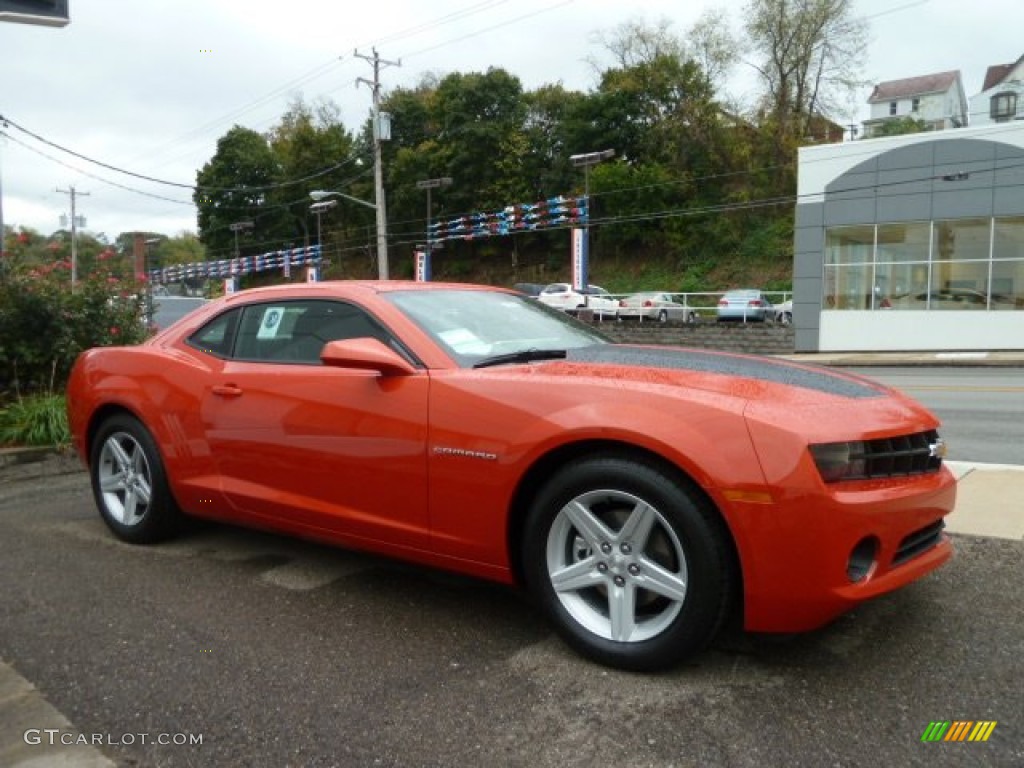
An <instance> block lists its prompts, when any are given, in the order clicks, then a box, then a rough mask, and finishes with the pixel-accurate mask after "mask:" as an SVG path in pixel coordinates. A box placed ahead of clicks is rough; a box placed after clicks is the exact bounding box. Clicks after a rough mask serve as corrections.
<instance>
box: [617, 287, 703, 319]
mask: <svg viewBox="0 0 1024 768" xmlns="http://www.w3.org/2000/svg"><path fill="white" fill-rule="evenodd" d="M618 318H619V320H641V321H644V320H654V321H656V322H659V323H667V322H669V321H670V320H671V321H672V322H677V323H695V322H697V311H696V310H694V309H692V308H691V307H688V306H686V305H685V304H680V303H679V302H678V301H675V300H674V299H673V298H672V294H671V293H660V292H657V291H645V292H642V293H634V294H633V295H632V296H627V297H626V298H624V299H622V300H620V301H619V313H618Z"/></svg>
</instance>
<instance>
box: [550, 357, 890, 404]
mask: <svg viewBox="0 0 1024 768" xmlns="http://www.w3.org/2000/svg"><path fill="white" fill-rule="evenodd" d="M545 369H546V371H547V372H548V373H555V374H558V373H565V374H570V375H577V376H579V375H583V376H586V375H591V376H595V377H598V378H615V379H620V380H629V381H631V382H635V383H647V384H651V385H670V386H671V385H676V386H685V387H687V388H690V389H699V390H704V391H709V392H716V393H719V394H725V395H731V396H734V397H740V398H743V399H748V400H757V399H761V398H765V397H773V398H778V397H779V395H780V394H781V393H782V392H784V391H785V392H788V393H789V395H790V397H793V398H795V399H797V400H799V401H802V402H807V401H808V400H816V399H819V398H818V397H815V395H816V394H817V395H818V396H820V399H823V400H831V399H834V398H842V399H848V400H862V399H867V398H878V397H884V396H886V395H889V394H891V391H890V390H889V389H888V388H887V387H884V386H882V385H881V384H877V383H875V382H872V381H869V380H867V379H863V378H860V377H858V376H852V375H849V374H846V373H840V372H836V371H831V370H828V369H826V368H820V367H818V366H814V365H804V364H801V363H791V362H787V361H784V360H774V359H770V358H765V357H757V356H754V355H738V354H730V353H725V352H712V351H707V350H694V349H680V348H674V347H650V346H637V345H628V344H601V345H594V346H591V347H584V348H581V349H570V350H568V352H567V355H566V359H565V361H564V362H562V361H558V362H553V363H549V364H546V365H545ZM786 399H789V398H786Z"/></svg>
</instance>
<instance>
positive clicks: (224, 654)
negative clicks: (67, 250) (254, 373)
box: [0, 463, 1024, 768]
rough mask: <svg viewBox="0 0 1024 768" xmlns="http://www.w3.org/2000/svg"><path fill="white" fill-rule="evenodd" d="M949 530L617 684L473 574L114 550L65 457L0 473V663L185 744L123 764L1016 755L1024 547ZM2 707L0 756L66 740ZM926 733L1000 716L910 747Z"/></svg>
mask: <svg viewBox="0 0 1024 768" xmlns="http://www.w3.org/2000/svg"><path fill="white" fill-rule="evenodd" d="M8 472H9V470H8ZM57 472H62V474H56V473H57ZM43 478H45V480H44V479H43ZM955 538H956V544H957V547H958V556H957V557H956V558H955V559H954V561H953V562H952V563H951V564H950V565H948V566H947V567H945V568H943V569H942V570H940V571H939V572H938V573H936V574H935V575H933V576H932V577H929V578H926V579H924V580H923V581H921V582H919V583H917V584H915V585H912V586H911V587H910V588H908V589H905V590H903V591H901V592H899V593H897V594H894V595H891V596H888V597H885V598H882V599H880V600H878V601H876V602H874V603H871V604H868V605H866V606H864V607H862V608H860V609H858V610H857V611H855V612H854V613H851V614H849V615H847V616H845V617H843V618H842V619H840V620H838V621H837V622H836V623H834V624H833V625H832V626H830V627H828V628H826V629H824V630H822V631H819V632H815V633H812V634H808V635H802V636H798V637H793V638H785V639H784V638H763V637H751V636H746V635H742V634H740V633H738V632H730V633H729V634H727V635H726V636H725V637H723V638H722V639H721V640H720V641H719V642H718V643H716V644H715V646H714V647H713V648H711V649H710V650H709V651H708V652H706V653H705V654H703V655H701V656H700V657H699V658H698V659H697V660H696V661H695V662H694V663H692V664H689V665H686V666H683V667H680V668H678V669H675V670H673V671H672V672H670V673H666V674H660V675H634V674H628V673H623V672H617V671H613V670H609V669H605V668H602V667H598V666H595V665H593V664H591V663H589V662H587V661H584V660H582V659H581V658H579V657H578V656H576V655H574V654H573V653H572V652H571V651H569V650H568V649H567V648H566V647H565V646H564V645H563V644H562V643H561V642H560V641H559V640H558V639H557V638H556V637H555V636H554V635H553V634H552V633H551V632H550V630H549V628H548V627H547V625H546V624H545V623H544V621H543V620H542V619H541V617H540V615H539V613H538V612H536V611H535V610H534V609H533V607H532V606H531V605H530V604H529V603H527V602H526V601H525V600H524V599H523V598H522V597H521V596H520V595H518V594H517V593H515V592H513V591H510V590H507V589H504V588H501V587H497V586H494V585H490V584H487V583H483V582H477V581H471V580H468V579H463V578H461V577H453V576H448V575H445V574H439V573H436V572H432V571H426V570H421V569H418V568H415V567H410V566H407V565H401V564H396V563H393V562H390V561H387V560H383V559H379V558H374V557H367V556H363V555H359V554H356V553H351V552H344V551H338V550H332V549H327V548H324V547H320V546H318V545H314V544H308V543H303V542H295V541H291V540H287V539H281V538H278V537H274V536H270V535H265V534H260V533H253V532H248V531H242V530H238V529H233V528H226V527H218V526H203V527H201V528H198V529H197V530H195V531H194V532H192V533H191V534H190V535H189V536H187V537H185V538H183V539H180V540H177V541H175V542H172V543H170V544H166V545H163V546H160V547H156V548H136V547H132V546H129V545H126V544H122V543H119V542H116V541H114V540H113V539H112V538H111V537H110V535H109V534H108V533H107V531H106V529H105V527H104V526H103V525H102V523H101V522H100V520H99V518H98V516H97V515H96V513H95V512H94V507H93V503H92V499H91V497H90V493H89V489H88V482H87V478H86V476H85V474H84V473H82V472H78V471H74V466H73V465H69V464H67V463H64V464H62V465H60V466H59V467H57V468H55V469H54V470H53V471H48V472H46V474H44V475H39V476H32V475H31V474H30V475H28V476H24V475H21V476H19V475H14V474H8V475H6V476H5V477H4V482H3V484H2V490H0V541H2V542H3V546H4V550H5V551H4V557H3V558H0V578H2V579H3V583H4V584H5V589H4V591H3V592H2V593H0V659H2V660H3V661H4V662H6V663H7V664H8V665H10V668H11V669H12V670H13V671H14V672H15V673H16V674H17V675H18V676H20V677H21V678H23V679H24V680H26V681H28V683H30V684H32V685H34V686H35V688H36V689H37V691H38V695H39V696H41V697H42V698H44V699H45V701H46V702H48V703H49V705H51V706H52V707H53V709H54V711H56V712H59V713H61V714H62V715H63V717H65V718H66V719H67V721H68V722H70V724H71V727H73V728H74V729H76V732H81V733H84V734H90V735H91V734H103V735H105V736H108V737H109V736H113V737H115V738H116V737H118V736H119V735H124V734H147V735H153V734H181V733H184V734H201V736H202V744H201V745H174V744H170V745H156V744H152V743H148V744H142V743H140V739H139V738H138V737H137V736H136V737H134V738H133V741H134V743H131V744H127V743H116V744H114V745H110V744H108V743H106V742H104V744H103V745H102V746H100V747H98V750H99V752H100V753H102V756H103V757H105V759H107V760H110V761H113V764H115V765H123V766H129V765H159V766H196V765H253V766H262V765H268V766H287V765H294V766H300V765H301V766H307V765H324V766H329V765H338V766H349V765H352V766H356V765H358V766H364V765H365V766H373V765H381V766H456V765H484V764H491V765H501V766H524V768H525V766H575V765H595V764H602V765H603V764H607V765H631V766H658V767H659V768H660V767H662V766H698V765H700V766H705V765H725V766H765V765H794V766H803V765H806V766H820V765H836V766H846V765H861V764H863V763H865V762H867V761H870V762H878V763H885V764H892V765H943V766H944V765H964V766H967V765H971V766H977V765H991V766H1010V765H1020V764H1021V763H1022V762H1024V736H1022V730H1021V720H1020V718H1021V713H1022V712H1024V694H1022V692H1021V687H1020V685H1019V681H1020V680H1021V679H1022V677H1024V675H1022V673H1024V662H1022V658H1024V638H1022V636H1021V634H1020V632H1019V629H1018V627H1017V622H1016V621H1015V620H1010V619H1009V617H1016V616H1020V615H1022V614H1024V595H1022V592H1021V590H1020V574H1021V573H1022V572H1024V544H1022V542H1021V541H1019V540H1007V539H1000V538H989V537H977V536H972V535H963V534H956V536H955ZM0 698H2V696H0ZM11 711H12V710H11V708H10V707H8V708H4V709H0V725H2V726H3V729H2V731H0V732H2V733H3V736H4V741H3V742H0V763H2V764H5V765H10V764H12V763H13V762H14V761H13V759H11V758H12V756H14V755H16V756H17V758H18V759H28V758H32V757H41V756H42V755H43V754H44V753H43V752H42V751H40V750H43V749H45V747H44V746H29V745H26V744H24V743H18V742H19V741H20V742H23V741H24V740H23V738H22V737H21V735H20V734H21V733H22V732H23V730H24V729H26V728H36V729H45V728H48V727H59V726H56V725H50V724H48V723H46V722H36V721H29V722H25V721H24V720H22V721H18V722H12V717H13V716H12V715H11V714H10V713H11ZM5 720H6V722H5ZM939 720H949V721H955V720H971V721H979V720H989V721H996V722H997V726H996V727H995V730H994V731H993V733H992V736H991V737H990V739H989V740H988V741H987V742H986V743H966V742H965V743H923V742H922V741H921V737H922V734H923V733H924V731H925V729H926V728H927V727H928V726H929V724H930V723H931V722H933V721H939ZM19 728H21V729H22V730H21V731H19V730H18V729H19ZM12 734H13V739H12ZM12 741H13V742H14V743H12ZM108 741H109V739H108ZM124 741H127V740H126V739H122V740H121V742H124ZM51 749H53V750H57V753H59V751H60V750H61V749H66V748H62V747H60V746H57V747H53V748H51ZM33 750H34V751H33ZM57 753H53V752H51V753H49V754H51V755H52V754H57ZM105 764H107V765H109V764H110V763H105Z"/></svg>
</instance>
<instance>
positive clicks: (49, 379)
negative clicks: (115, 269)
mask: <svg viewBox="0 0 1024 768" xmlns="http://www.w3.org/2000/svg"><path fill="white" fill-rule="evenodd" d="M69 271H70V265H69V264H68V263H67V262H56V263H54V264H51V265H47V266H45V267H39V268H35V269H31V270H28V271H23V272H21V273H15V274H8V275H5V276H4V277H3V278H2V279H0V396H2V393H3V391H4V390H10V391H13V393H14V394H15V396H19V397H20V396H21V395H26V394H33V393H53V392H57V391H62V390H63V389H64V385H65V383H66V382H67V377H68V374H69V373H70V371H71V366H72V364H73V363H74V362H75V358H76V357H78V355H79V353H81V352H83V351H84V350H86V349H89V348H90V347H98V346H110V345H114V344H137V343H138V342H140V341H142V340H143V339H144V338H145V337H146V335H147V329H146V326H145V323H144V320H143V318H144V303H145V296H144V295H143V294H142V293H141V292H140V291H139V290H138V287H137V286H136V285H134V284H132V283H127V282H124V281H122V280H120V279H119V278H117V277H115V276H114V275H113V274H112V273H110V272H109V271H107V270H105V269H102V268H101V269H97V270H96V271H94V272H93V273H92V274H90V275H88V276H86V277H85V278H83V279H82V280H80V281H78V284H77V285H76V286H75V289H74V291H72V290H71V279H70V275H69Z"/></svg>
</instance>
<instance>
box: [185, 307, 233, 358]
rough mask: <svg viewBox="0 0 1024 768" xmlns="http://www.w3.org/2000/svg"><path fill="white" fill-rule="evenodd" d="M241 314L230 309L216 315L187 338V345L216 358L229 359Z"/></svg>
mask: <svg viewBox="0 0 1024 768" xmlns="http://www.w3.org/2000/svg"><path fill="white" fill-rule="evenodd" d="M241 314H242V311H241V310H240V309H232V310H229V311H228V312H225V313H224V314H222V315H217V316H216V317H215V318H213V319H212V320H210V321H209V322H208V323H207V324H206V325H204V326H203V327H202V328H200V329H199V330H198V331H196V332H195V333H193V334H192V335H191V336H189V337H188V343H189V345H191V346H193V347H195V348H196V349H198V350H201V351H203V352H207V353H209V354H211V355H216V356H217V357H230V356H231V347H232V345H233V344H234V342H235V336H236V331H237V329H238V318H239V317H240V316H241Z"/></svg>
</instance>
